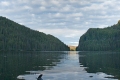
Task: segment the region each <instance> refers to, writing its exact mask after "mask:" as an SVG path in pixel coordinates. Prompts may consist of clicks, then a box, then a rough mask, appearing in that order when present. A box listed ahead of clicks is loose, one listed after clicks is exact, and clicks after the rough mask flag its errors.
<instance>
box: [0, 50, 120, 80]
mask: <svg viewBox="0 0 120 80" xmlns="http://www.w3.org/2000/svg"><path fill="white" fill-rule="evenodd" d="M119 61H120V53H117V52H72V51H71V52H1V54H0V80H37V77H38V76H39V74H43V77H42V78H43V80H120V63H119Z"/></svg>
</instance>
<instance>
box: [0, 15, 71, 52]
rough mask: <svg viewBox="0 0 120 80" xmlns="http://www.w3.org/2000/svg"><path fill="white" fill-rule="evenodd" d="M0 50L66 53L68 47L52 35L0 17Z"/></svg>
mask: <svg viewBox="0 0 120 80" xmlns="http://www.w3.org/2000/svg"><path fill="white" fill-rule="evenodd" d="M0 50H21V51H22V50H30V51H33V50H34V51H35V50H38V51H68V50H69V47H68V46H67V45H65V44H64V43H63V42H61V41H60V40H59V39H58V38H56V37H54V36H52V35H46V34H45V33H43V32H39V31H35V30H32V29H30V28H27V27H25V26H23V25H20V24H18V23H16V22H14V21H12V20H9V19H7V18H5V17H2V16H0Z"/></svg>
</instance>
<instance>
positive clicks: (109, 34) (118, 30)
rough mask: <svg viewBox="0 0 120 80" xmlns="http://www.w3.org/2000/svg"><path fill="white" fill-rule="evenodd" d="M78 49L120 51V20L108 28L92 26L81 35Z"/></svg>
mask: <svg viewBox="0 0 120 80" xmlns="http://www.w3.org/2000/svg"><path fill="white" fill-rule="evenodd" d="M77 50H78V51H111V50H112V51H120V22H118V23H117V24H115V25H113V26H110V27H107V28H103V29H101V28H90V29H88V31H87V32H86V33H85V34H83V35H82V36H81V37H80V40H79V45H78V47H77Z"/></svg>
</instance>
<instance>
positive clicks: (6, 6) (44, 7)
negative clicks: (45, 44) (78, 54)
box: [0, 0, 120, 45]
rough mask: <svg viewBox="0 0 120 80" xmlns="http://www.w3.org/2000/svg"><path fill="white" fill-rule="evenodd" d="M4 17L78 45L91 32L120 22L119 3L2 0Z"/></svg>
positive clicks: (0, 8)
mask: <svg viewBox="0 0 120 80" xmlns="http://www.w3.org/2000/svg"><path fill="white" fill-rule="evenodd" d="M0 16H4V17H7V18H9V19H11V20H13V21H15V22H17V23H19V24H22V25H25V26H26V27H29V28H31V29H34V30H38V31H40V32H44V33H46V34H52V35H54V36H55V37H57V38H59V39H60V40H61V41H62V42H64V43H65V44H67V45H78V41H79V38H80V36H81V35H83V34H84V33H85V32H86V31H87V30H88V29H89V28H104V27H108V26H111V25H113V24H116V23H117V21H118V20H119V19H120V1H119V0H0Z"/></svg>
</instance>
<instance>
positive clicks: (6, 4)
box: [0, 1, 10, 6]
mask: <svg viewBox="0 0 120 80" xmlns="http://www.w3.org/2000/svg"><path fill="white" fill-rule="evenodd" d="M0 5H2V6H9V5H10V2H8V1H2V2H1V3H0Z"/></svg>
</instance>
